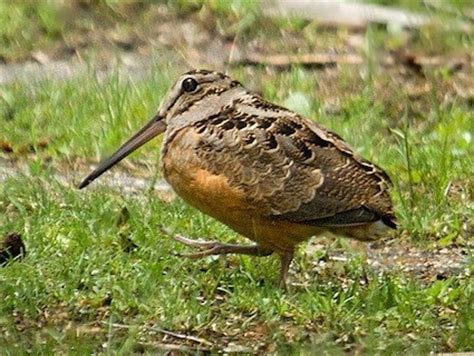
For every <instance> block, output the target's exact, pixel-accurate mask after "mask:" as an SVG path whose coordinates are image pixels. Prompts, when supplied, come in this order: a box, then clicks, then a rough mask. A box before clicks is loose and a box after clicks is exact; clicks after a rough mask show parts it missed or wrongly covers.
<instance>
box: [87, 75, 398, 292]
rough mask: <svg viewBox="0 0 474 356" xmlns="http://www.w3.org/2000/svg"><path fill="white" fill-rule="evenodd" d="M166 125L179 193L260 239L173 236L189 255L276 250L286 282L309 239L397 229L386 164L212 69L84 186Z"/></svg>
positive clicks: (171, 97) (176, 89) (180, 84)
mask: <svg viewBox="0 0 474 356" xmlns="http://www.w3.org/2000/svg"><path fill="white" fill-rule="evenodd" d="M163 132H164V133H165V138H164V142H163V147H162V152H161V154H162V159H161V165H162V170H163V175H164V177H165V179H166V180H167V181H168V182H169V184H170V185H171V186H172V187H173V189H174V190H175V191H176V193H177V194H178V195H179V196H181V197H182V198H183V199H184V200H185V201H187V202H188V203H189V204H191V205H193V206H194V207H196V208H198V209H199V210H201V211H203V212H204V213H206V214H208V215H210V216H212V217H214V218H216V219H217V220H219V221H221V222H222V223H224V224H226V225H227V226H229V227H231V228H232V229H233V230H235V231H237V232H238V233H240V234H242V235H244V236H246V237H248V238H249V239H251V240H253V241H254V242H255V243H256V244H255V245H250V246H240V245H230V244H223V243H220V242H214V241H212V242H211V241H196V240H191V239H187V238H185V237H181V236H176V239H177V240H179V241H180V242H183V243H185V244H187V245H190V246H195V247H198V248H199V249H200V251H199V252H196V253H194V254H190V255H188V256H190V257H194V258H198V257H203V256H209V255H221V254H228V253H238V254H246V255H254V256H268V255H270V254H272V253H276V254H278V255H279V256H280V258H281V270H280V285H281V286H283V287H285V285H286V279H287V275H288V269H289V266H290V263H291V260H292V259H293V253H294V250H295V247H296V245H298V244H299V243H301V242H302V241H304V240H306V239H308V238H310V237H311V236H314V235H318V234H321V233H322V232H325V231H330V232H333V233H336V234H340V235H343V236H346V237H351V238H354V239H357V240H364V241H368V240H374V239H377V238H378V237H380V236H381V235H382V234H383V232H384V231H385V230H386V228H388V227H390V228H396V222H395V215H394V212H393V209H392V203H391V200H390V196H389V192H388V190H389V186H390V179H389V177H388V176H387V175H386V174H385V173H384V172H383V171H382V170H381V169H380V168H378V167H377V166H375V165H374V164H372V163H370V162H368V161H367V160H365V159H363V158H361V157H360V156H358V155H357V154H356V153H354V151H353V150H352V149H351V148H350V147H349V146H348V145H347V144H346V143H345V142H344V141H343V140H342V139H341V138H340V137H339V136H338V135H336V134H335V133H333V132H331V131H329V130H327V129H325V128H323V127H321V126H320V125H318V124H317V123H315V122H313V121H311V120H309V119H306V118H304V117H302V116H301V115H298V114H297V113H295V112H292V111H290V110H288V109H285V108H284V107H281V106H278V105H275V104H272V103H270V102H268V101H266V100H265V99H263V98H262V97H261V96H260V95H258V94H256V93H254V92H252V91H250V90H248V89H246V88H245V87H244V86H242V84H241V83H239V82H238V81H235V80H232V79H231V78H230V77H229V76H227V75H225V74H222V73H219V72H213V71H208V70H193V71H190V72H188V73H185V74H183V75H182V76H181V77H180V78H179V79H178V80H177V82H176V84H175V85H174V86H173V88H172V89H171V91H170V92H169V94H168V96H167V97H166V99H165V100H164V101H163V103H162V105H161V108H160V110H159V111H158V114H157V115H156V116H155V117H154V118H153V119H152V120H151V121H150V122H149V123H148V124H146V125H145V126H144V127H143V128H142V129H141V130H140V131H139V132H138V133H137V134H135V136H133V137H132V138H131V139H130V140H129V141H127V142H126V143H125V144H124V145H123V146H122V147H121V148H120V149H119V150H118V151H117V152H116V153H114V154H113V155H112V156H111V157H110V158H108V159H106V160H104V161H103V162H102V163H101V164H100V165H99V166H98V167H97V169H95V170H94V171H93V172H92V173H91V174H90V175H89V176H87V177H86V178H85V180H84V181H83V182H82V183H81V185H80V188H83V187H85V186H87V185H88V184H89V183H91V182H92V181H93V180H94V179H96V178H97V177H99V176H100V175H101V174H102V173H104V172H105V171H106V170H108V169H109V168H110V167H112V166H113V165H115V164H116V163H117V162H119V161H120V160H122V159H123V158H124V157H126V156H127V155H128V154H130V153H131V152H133V151H134V150H136V149H137V148H139V147H140V146H142V145H143V144H145V143H146V142H148V141H149V140H151V139H152V138H153V137H155V136H157V135H159V134H161V133H163Z"/></svg>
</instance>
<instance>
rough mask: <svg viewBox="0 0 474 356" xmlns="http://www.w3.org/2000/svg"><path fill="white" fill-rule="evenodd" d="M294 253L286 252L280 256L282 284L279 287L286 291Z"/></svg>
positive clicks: (291, 251)
mask: <svg viewBox="0 0 474 356" xmlns="http://www.w3.org/2000/svg"><path fill="white" fill-rule="evenodd" d="M293 255H294V251H293V250H290V251H285V252H283V253H282V254H281V255H280V259H281V266H280V282H279V286H280V288H282V289H285V290H286V280H287V278H288V270H289V269H290V264H291V261H292V260H293Z"/></svg>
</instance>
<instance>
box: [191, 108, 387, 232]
mask: <svg viewBox="0 0 474 356" xmlns="http://www.w3.org/2000/svg"><path fill="white" fill-rule="evenodd" d="M262 105H269V106H270V105H273V104H270V103H266V102H265V103H261V105H260V106H259V110H260V111H259V112H255V107H254V106H253V107H252V108H251V109H249V110H245V107H242V106H240V107H239V106H235V105H234V106H232V107H231V108H229V110H228V112H223V113H221V115H216V116H215V117H213V118H211V119H210V120H206V122H205V123H203V124H202V125H199V124H198V125H197V127H196V129H197V130H198V131H199V132H200V134H201V137H203V140H202V142H201V147H200V149H199V150H197V152H199V154H200V155H202V156H203V157H202V158H203V161H205V162H207V164H208V167H207V169H209V171H211V172H212V171H214V172H216V173H219V174H222V172H224V174H225V175H226V177H227V178H228V180H229V183H230V184H231V185H232V186H234V187H237V188H239V189H241V190H243V191H244V192H245V196H247V197H248V202H249V205H251V206H254V207H255V209H256V210H258V211H259V212H260V213H261V214H262V215H267V216H272V217H275V218H280V219H284V220H289V221H294V222H301V223H307V224H314V225H324V226H333V225H339V226H343V225H346V226H347V225H352V224H362V223H367V222H371V221H375V220H378V219H380V218H382V217H388V219H389V220H390V219H391V217H393V213H392V210H391V209H392V208H391V201H390V197H389V195H388V190H387V188H388V185H389V179H388V177H387V175H386V174H385V173H384V172H383V171H381V170H380V169H379V168H377V167H376V166H374V165H373V164H371V163H370V162H368V161H365V160H363V159H362V158H360V157H358V156H356V155H355V154H354V153H353V151H352V149H351V148H350V147H349V146H348V145H347V144H346V143H345V142H344V141H342V139H340V138H339V137H338V136H337V135H336V134H334V133H332V132H330V131H328V130H325V129H323V128H321V127H320V126H318V125H316V124H315V123H314V122H311V121H309V120H307V119H304V118H301V117H300V116H298V115H296V114H294V113H292V112H291V111H288V110H286V109H283V108H280V107H278V106H274V107H272V108H270V109H271V110H268V112H269V113H270V114H268V115H266V114H265V113H266V110H265V107H262Z"/></svg>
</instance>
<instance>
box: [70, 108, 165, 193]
mask: <svg viewBox="0 0 474 356" xmlns="http://www.w3.org/2000/svg"><path fill="white" fill-rule="evenodd" d="M165 129H166V124H165V122H164V120H163V118H162V117H161V116H159V115H157V116H155V117H154V118H153V119H152V120H150V122H148V123H147V124H146V125H145V126H144V127H143V128H142V129H141V130H140V131H138V132H137V133H136V134H135V135H134V136H133V137H132V138H131V139H130V140H128V141H127V142H125V143H124V144H123V145H122V147H120V148H119V149H118V150H117V152H115V153H114V154H113V155H112V156H110V157H109V158H107V159H106V160H104V161H103V162H101V163H100V164H99V166H98V167H97V168H96V169H95V170H93V171H92V172H91V173H90V174H89V175H88V176H87V177H86V178H85V179H84V180H83V181H82V183H81V184H80V185H79V189H82V188H84V187H87V186H88V185H89V184H90V183H92V181H94V180H95V179H96V178H98V177H100V176H101V175H102V173H104V172H105V171H107V170H108V169H109V168H111V167H112V166H114V165H115V164H117V163H118V162H120V161H121V160H122V159H124V158H125V157H127V156H128V155H129V154H130V153H132V152H133V151H135V150H136V149H137V148H139V147H141V146H143V145H144V144H145V143H147V142H148V141H150V140H151V139H152V138H153V137H155V136H157V135H159V134H161V133H163V132H164V131H165Z"/></svg>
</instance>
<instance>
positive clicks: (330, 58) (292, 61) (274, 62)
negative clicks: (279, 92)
mask: <svg viewBox="0 0 474 356" xmlns="http://www.w3.org/2000/svg"><path fill="white" fill-rule="evenodd" d="M363 61H364V60H363V58H362V57H361V56H360V55H358V54H336V53H317V54H312V53H310V54H301V55H284V54H275V55H269V56H265V55H261V54H258V53H257V54H249V55H248V56H246V57H243V58H241V59H240V60H238V61H235V62H233V63H230V64H232V65H242V64H244V65H270V66H274V67H279V68H286V67H289V66H292V65H301V66H305V67H323V66H331V65H336V64H361V63H363Z"/></svg>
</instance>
